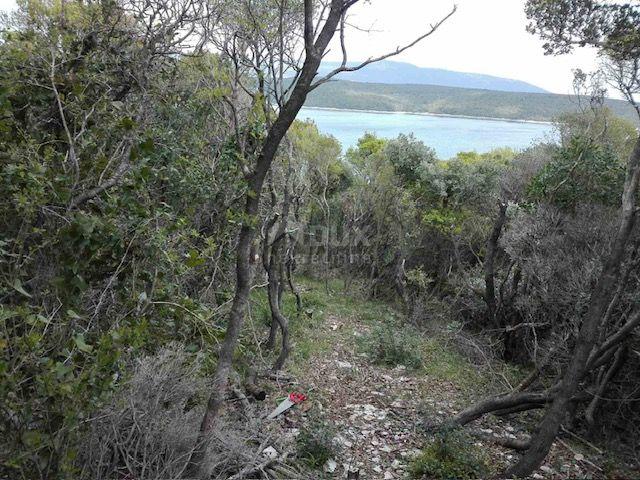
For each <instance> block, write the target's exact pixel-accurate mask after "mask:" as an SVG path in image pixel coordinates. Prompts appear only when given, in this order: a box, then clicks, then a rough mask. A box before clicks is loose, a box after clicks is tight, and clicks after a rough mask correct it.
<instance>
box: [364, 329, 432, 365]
mask: <svg viewBox="0 0 640 480" xmlns="http://www.w3.org/2000/svg"><path fill="white" fill-rule="evenodd" d="M363 343H364V348H365V351H366V353H367V355H368V356H369V358H370V359H371V361H373V362H374V363H376V364H378V365H386V366H389V367H395V366H397V365H404V366H405V367H407V368H413V369H416V368H420V367H421V366H422V348H423V345H422V342H421V341H420V337H419V335H417V334H416V332H415V331H414V330H413V329H412V328H411V327H409V326H407V325H398V324H396V323H395V322H393V321H389V322H385V323H381V324H378V325H376V326H375V327H374V328H373V330H372V331H371V332H370V333H369V334H367V335H366V336H365V338H364V339H363Z"/></svg>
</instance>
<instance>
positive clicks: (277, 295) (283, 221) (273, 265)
mask: <svg viewBox="0 0 640 480" xmlns="http://www.w3.org/2000/svg"><path fill="white" fill-rule="evenodd" d="M290 177H291V167H289V170H288V172H287V175H286V179H285V187H284V195H283V199H282V214H281V217H280V223H279V225H278V230H276V235H275V238H274V240H273V243H272V244H271V255H270V256H269V268H268V269H267V275H268V277H269V287H268V295H269V308H270V309H271V326H272V328H273V325H274V324H276V323H277V325H279V326H280V332H281V333H282V345H281V350H280V355H278V358H277V360H276V362H275V364H274V366H273V369H274V370H276V371H277V370H280V369H282V367H283V366H284V362H285V361H286V360H287V357H288V356H289V352H290V350H291V348H290V346H289V320H288V319H287V318H286V317H285V316H284V315H283V314H282V311H281V308H280V307H281V301H280V300H281V292H282V285H283V282H284V277H283V271H284V269H283V265H284V262H285V258H284V255H285V251H286V243H287V226H288V224H289V222H288V219H289V209H290V206H291V195H290V193H289V179H290Z"/></svg>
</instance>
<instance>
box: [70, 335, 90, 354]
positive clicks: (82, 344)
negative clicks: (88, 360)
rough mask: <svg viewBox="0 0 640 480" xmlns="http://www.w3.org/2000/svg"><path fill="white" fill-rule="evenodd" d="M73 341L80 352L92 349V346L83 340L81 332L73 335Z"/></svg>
mask: <svg viewBox="0 0 640 480" xmlns="http://www.w3.org/2000/svg"><path fill="white" fill-rule="evenodd" d="M73 341H74V342H75V344H76V347H78V350H80V351H81V352H85V353H89V352H91V351H92V350H93V347H92V346H91V345H89V344H87V343H86V342H85V341H84V334H82V333H79V334H77V335H76V336H75V337H73Z"/></svg>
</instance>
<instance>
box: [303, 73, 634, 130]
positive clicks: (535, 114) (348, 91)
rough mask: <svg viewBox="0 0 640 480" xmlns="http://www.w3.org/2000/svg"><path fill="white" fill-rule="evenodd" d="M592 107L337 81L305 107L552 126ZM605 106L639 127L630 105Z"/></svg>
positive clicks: (563, 98)
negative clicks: (565, 115) (561, 117)
mask: <svg viewBox="0 0 640 480" xmlns="http://www.w3.org/2000/svg"><path fill="white" fill-rule="evenodd" d="M589 102H590V100H589V97H582V98H579V97H576V96H570V95H557V94H553V93H526V92H500V91H493V90H480V89H471V88H454V87H443V86H436V85H402V84H382V83H359V82H351V81H345V80H337V81H334V82H329V83H326V84H324V85H321V86H320V87H319V88H318V89H317V90H315V91H314V92H312V93H311V95H309V98H308V99H307V102H306V104H305V105H306V106H307V107H324V108H341V109H355V110H378V111H384V112H414V113H441V114H446V115H462V116H472V117H489V118H507V119H511V120H537V121H544V122H551V121H553V120H554V119H555V118H556V117H557V116H558V115H561V114H562V113H571V112H576V111H579V110H581V109H584V108H587V107H588V105H589ZM605 105H606V106H607V107H608V108H610V109H611V110H612V111H614V112H615V113H616V115H619V116H621V117H623V118H626V119H628V120H630V121H632V122H636V123H637V115H636V113H635V111H634V109H633V108H632V107H631V106H630V105H629V104H628V103H627V102H624V101H622V100H611V99H607V100H605Z"/></svg>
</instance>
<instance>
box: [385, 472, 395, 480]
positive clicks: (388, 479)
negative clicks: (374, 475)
mask: <svg viewBox="0 0 640 480" xmlns="http://www.w3.org/2000/svg"><path fill="white" fill-rule="evenodd" d="M393 478H395V477H394V476H393V473H391V472H384V480H392V479H393Z"/></svg>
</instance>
